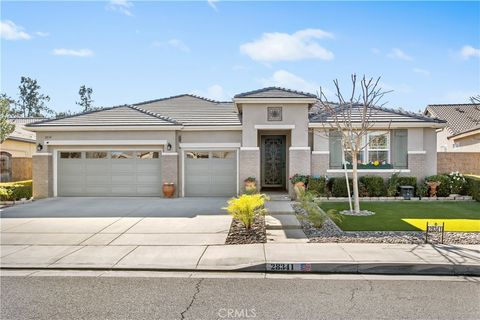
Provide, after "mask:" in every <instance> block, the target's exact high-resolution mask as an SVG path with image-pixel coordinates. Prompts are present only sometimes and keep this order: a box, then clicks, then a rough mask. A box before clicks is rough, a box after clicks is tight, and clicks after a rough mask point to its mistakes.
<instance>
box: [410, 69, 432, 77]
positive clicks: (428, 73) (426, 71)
mask: <svg viewBox="0 0 480 320" xmlns="http://www.w3.org/2000/svg"><path fill="white" fill-rule="evenodd" d="M412 70H413V72H415V73H418V74H421V75H423V76H429V75H430V71H428V70H425V69H420V68H413V69H412Z"/></svg>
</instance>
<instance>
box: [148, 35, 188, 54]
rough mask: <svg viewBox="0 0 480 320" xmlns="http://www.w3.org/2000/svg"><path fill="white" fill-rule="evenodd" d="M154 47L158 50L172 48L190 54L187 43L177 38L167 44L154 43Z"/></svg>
mask: <svg viewBox="0 0 480 320" xmlns="http://www.w3.org/2000/svg"><path fill="white" fill-rule="evenodd" d="M152 45H153V46H154V47H158V48H161V47H170V48H174V49H177V50H180V51H182V52H190V48H189V47H188V46H187V45H186V44H185V42H183V41H182V40H180V39H176V38H173V39H170V40H168V41H166V42H160V41H153V43H152Z"/></svg>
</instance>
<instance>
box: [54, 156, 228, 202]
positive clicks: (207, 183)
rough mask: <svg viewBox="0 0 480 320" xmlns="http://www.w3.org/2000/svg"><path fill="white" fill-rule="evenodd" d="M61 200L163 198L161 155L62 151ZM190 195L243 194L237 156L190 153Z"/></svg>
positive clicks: (187, 176)
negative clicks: (239, 189)
mask: <svg viewBox="0 0 480 320" xmlns="http://www.w3.org/2000/svg"><path fill="white" fill-rule="evenodd" d="M57 159H58V160H57V194H58V196H152V197H159V196H161V195H162V176H161V166H160V163H161V154H160V153H159V152H157V151H121V150H120V151H69V152H66V151H59V152H58V155H57ZM183 175H184V179H183V182H184V184H185V185H184V191H185V196H187V197H188V196H190V197H192V196H193V197H195V196H197V197H199V196H226V197H230V196H233V195H235V194H236V193H237V151H236V150H223V151H222V150H215V151H185V152H184V172H183Z"/></svg>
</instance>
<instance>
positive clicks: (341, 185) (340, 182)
mask: <svg viewBox="0 0 480 320" xmlns="http://www.w3.org/2000/svg"><path fill="white" fill-rule="evenodd" d="M329 184H330V185H331V191H332V197H348V190H347V182H346V181H345V178H343V177H341V178H340V177H339V178H331V179H330V180H329ZM348 184H349V185H350V192H353V182H352V179H348Z"/></svg>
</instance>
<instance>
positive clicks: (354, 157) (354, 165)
mask: <svg viewBox="0 0 480 320" xmlns="http://www.w3.org/2000/svg"><path fill="white" fill-rule="evenodd" d="M352 176H353V211H354V212H357V213H358V212H360V197H359V196H358V172H357V153H356V152H354V153H353V154H352ZM347 183H348V182H347Z"/></svg>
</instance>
